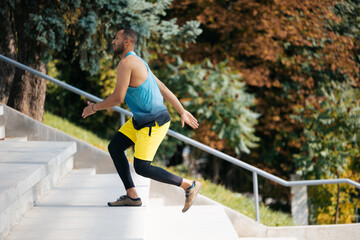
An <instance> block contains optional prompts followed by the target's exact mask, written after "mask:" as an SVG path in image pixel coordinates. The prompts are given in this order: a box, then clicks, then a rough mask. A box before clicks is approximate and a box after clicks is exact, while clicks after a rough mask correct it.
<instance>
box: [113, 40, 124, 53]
mask: <svg viewBox="0 0 360 240" xmlns="http://www.w3.org/2000/svg"><path fill="white" fill-rule="evenodd" d="M124 50H125V47H124V42H122V43H120V44H119V46H118V47H117V48H115V50H114V53H115V54H119V55H121V54H122V53H123V52H124Z"/></svg>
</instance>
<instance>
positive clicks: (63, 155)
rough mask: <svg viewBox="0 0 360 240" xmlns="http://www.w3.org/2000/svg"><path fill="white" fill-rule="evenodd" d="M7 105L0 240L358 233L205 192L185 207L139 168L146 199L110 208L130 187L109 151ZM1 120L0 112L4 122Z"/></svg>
mask: <svg viewBox="0 0 360 240" xmlns="http://www.w3.org/2000/svg"><path fill="white" fill-rule="evenodd" d="M4 112H5V114H6V113H8V114H9V115H8V118H7V119H6V121H7V122H8V123H10V124H8V126H7V128H6V132H9V133H11V134H12V136H15V138H9V137H3V138H2V139H3V140H0V240H3V239H7V240H14V239H37V240H51V239H62V240H67V239H74V240H75V239H76V240H82V239H86V240H91V239H94V240H95V239H96V240H98V239H132V240H134V239H146V240H155V239H156V240H158V239H190V240H191V239H194V240H195V239H200V240H201V239H206V240H207V239H214V240H215V239H221V240H223V239H224V240H226V239H244V240H245V239H249V240H250V239H252V240H255V239H256V240H263V239H264V240H275V239H277V240H280V239H282V240H295V239H297V240H312V239H314V240H315V239H323V238H324V236H326V238H327V240H335V239H342V238H346V239H358V236H359V235H360V224H347V225H336V226H333V225H331V226H326V225H325V226H324V225H323V226H293V227H266V226H264V225H262V224H260V223H257V222H255V221H254V220H252V219H250V218H248V217H246V216H244V215H242V214H241V213H238V212H236V211H234V210H232V209H229V208H227V207H225V206H223V205H221V204H219V203H217V202H215V201H213V200H211V199H208V198H206V197H204V196H202V195H199V196H198V198H197V199H196V201H195V203H194V205H193V206H192V207H191V208H190V210H189V211H188V212H186V213H185V214H184V213H182V212H181V209H182V207H183V204H184V199H185V194H184V191H183V190H182V189H180V188H178V187H175V186H171V185H167V184H162V183H159V182H156V181H153V180H151V181H149V179H145V178H143V177H140V176H138V175H137V174H135V173H134V171H133V169H132V175H133V178H134V182H135V184H136V187H137V190H138V193H139V195H140V197H141V198H142V200H143V206H141V207H118V208H116V207H113V208H110V207H108V206H107V202H108V201H112V200H115V199H116V198H118V197H119V196H120V195H122V194H124V193H125V189H124V188H123V185H122V183H121V181H120V178H119V176H118V175H117V174H115V168H114V166H113V164H112V162H110V161H111V160H110V159H109V156H108V155H109V154H108V153H106V152H104V151H100V150H98V149H96V148H94V147H92V146H90V145H89V144H86V143H83V142H82V141H80V140H78V139H75V138H73V137H71V136H68V135H66V134H64V133H61V132H60V131H58V130H56V129H53V128H50V127H48V126H44V125H43V124H41V123H39V122H37V121H35V120H33V119H30V118H28V117H27V116H24V115H23V114H21V113H18V112H16V111H15V110H12V109H10V108H8V107H6V106H5V111H3V109H2V106H1V104H0V113H4ZM3 123H4V121H3V119H1V114H0V128H1V127H2V126H3ZM19 129H20V130H19ZM25 130H26V132H25V134H22V131H25ZM1 131H3V132H4V128H2V129H0V132H1ZM4 133H5V132H4ZM24 135H25V136H27V137H21V136H24ZM3 136H4V134H3ZM0 137H1V136H0ZM27 139H30V140H31V141H27ZM39 140H41V141H39ZM44 140H45V141H44ZM79 149H80V150H79ZM77 150H78V151H77ZM109 163H111V164H110V165H109ZM73 166H77V167H76V168H77V169H73ZM95 168H96V170H95ZM111 171H113V172H112V173H110V172H111ZM96 172H101V173H106V174H96Z"/></svg>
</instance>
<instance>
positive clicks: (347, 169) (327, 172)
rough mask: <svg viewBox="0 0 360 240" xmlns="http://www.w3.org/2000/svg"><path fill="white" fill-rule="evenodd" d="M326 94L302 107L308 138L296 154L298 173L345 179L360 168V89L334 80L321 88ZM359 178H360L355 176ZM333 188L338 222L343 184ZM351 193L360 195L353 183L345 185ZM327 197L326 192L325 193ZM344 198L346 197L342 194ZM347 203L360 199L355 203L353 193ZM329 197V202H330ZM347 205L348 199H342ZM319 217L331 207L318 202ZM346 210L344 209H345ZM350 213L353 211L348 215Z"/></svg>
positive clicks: (314, 176)
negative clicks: (352, 185) (352, 197)
mask: <svg viewBox="0 0 360 240" xmlns="http://www.w3.org/2000/svg"><path fill="white" fill-rule="evenodd" d="M321 91H322V92H323V97H322V100H321V101H320V102H317V101H314V102H313V103H311V102H308V103H307V104H306V107H303V106H301V105H300V106H299V109H298V111H299V112H298V114H297V115H294V118H295V119H296V120H297V121H299V122H300V123H302V124H303V125H304V135H305V138H306V141H305V143H304V145H303V146H302V148H301V152H300V153H299V154H295V155H294V159H295V162H296V165H297V172H298V173H299V174H300V175H302V176H303V177H306V178H307V179H309V178H310V179H320V178H341V177H345V176H346V177H351V178H354V177H356V176H358V173H359V171H360V168H359V164H358V163H359V160H360V148H359V147H360V121H359V117H360V101H359V98H360V90H359V88H354V87H352V86H351V85H349V84H347V83H343V84H338V83H336V82H334V81H332V82H331V85H330V86H329V85H328V84H326V85H325V86H323V87H322V88H321ZM354 180H357V179H354ZM328 189H332V191H331V192H330V193H329V194H330V195H331V198H332V199H333V200H332V201H330V206H331V205H334V201H335V204H336V207H335V208H333V209H335V211H334V212H333V213H334V216H333V217H334V221H335V223H337V222H338V219H339V211H340V191H341V188H340V185H339V184H338V186H337V191H334V189H333V188H332V187H328ZM342 189H343V190H346V191H347V192H348V193H351V192H352V193H353V194H358V192H357V191H356V190H355V189H354V188H353V187H349V186H344V187H342ZM316 195H318V193H315V194H314V195H311V197H312V200H314V199H315V200H316V199H317V196H316ZM322 196H323V195H322ZM342 198H344V196H343V197H342ZM346 198H347V200H346V203H348V205H352V206H353V207H352V211H354V209H355V206H354V204H355V205H356V204H357V205H358V207H359V204H360V202H358V201H355V203H351V201H349V196H347V197H346ZM329 199H330V198H329V196H328V197H327V198H326V200H325V201H329ZM342 204H343V205H344V200H343V201H342ZM316 206H317V208H316V209H314V210H315V214H314V215H315V216H318V214H317V213H322V215H320V216H318V217H320V218H323V217H324V216H323V215H324V214H326V213H327V214H329V212H327V211H325V210H324V208H325V209H328V208H329V206H322V205H321V202H319V201H317V205H316ZM344 210H345V211H346V209H343V211H344ZM345 215H349V214H345Z"/></svg>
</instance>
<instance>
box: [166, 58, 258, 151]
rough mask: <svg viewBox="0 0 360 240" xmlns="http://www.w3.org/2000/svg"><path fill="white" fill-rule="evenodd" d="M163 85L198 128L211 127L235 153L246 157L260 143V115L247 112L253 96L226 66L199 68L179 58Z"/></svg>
mask: <svg viewBox="0 0 360 240" xmlns="http://www.w3.org/2000/svg"><path fill="white" fill-rule="evenodd" d="M161 74H162V75H165V76H166V77H164V78H163V81H164V82H165V83H166V85H167V86H168V87H169V88H170V89H171V90H172V91H173V92H174V93H175V95H177V96H178V98H179V99H181V102H182V103H183V104H184V106H185V107H186V108H187V109H188V110H189V111H190V112H192V113H193V114H195V115H196V116H197V118H198V120H199V122H200V124H210V125H211V126H212V127H211V129H212V130H214V131H215V132H216V133H218V137H219V138H220V139H226V140H227V142H228V144H229V147H230V148H232V149H235V151H236V152H237V153H239V152H245V153H249V152H250V150H249V148H253V147H256V146H257V145H256V142H257V141H259V139H258V138H257V137H256V136H255V134H254V131H255V129H254V126H255V124H256V123H257V118H258V117H259V114H257V113H255V112H253V111H251V110H250V107H252V106H254V96H253V95H252V94H249V93H247V92H246V91H245V84H244V83H243V82H242V81H241V80H242V77H241V75H240V74H239V72H237V71H234V70H232V69H231V68H230V67H228V66H227V62H226V61H224V62H221V63H219V64H212V63H211V62H210V61H209V60H204V61H203V62H202V63H200V64H190V63H188V62H185V63H184V62H182V60H181V58H180V57H178V59H177V61H176V62H175V63H174V64H168V69H167V70H166V72H165V73H164V72H163V73H161Z"/></svg>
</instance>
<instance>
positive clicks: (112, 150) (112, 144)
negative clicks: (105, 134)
mask: <svg viewBox="0 0 360 240" xmlns="http://www.w3.org/2000/svg"><path fill="white" fill-rule="evenodd" d="M108 150H109V153H110V154H113V153H114V151H115V144H114V142H113V141H111V142H110V143H109V145H108Z"/></svg>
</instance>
